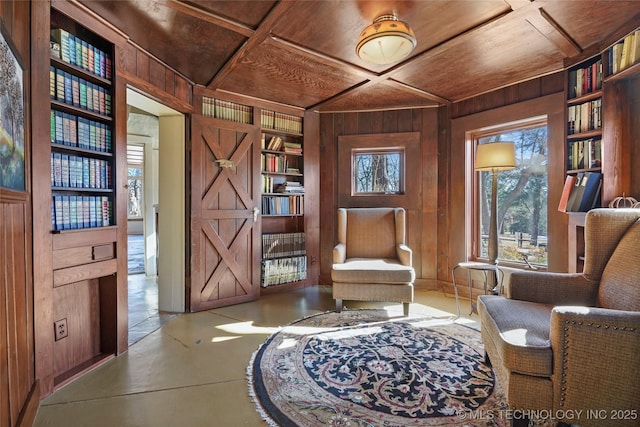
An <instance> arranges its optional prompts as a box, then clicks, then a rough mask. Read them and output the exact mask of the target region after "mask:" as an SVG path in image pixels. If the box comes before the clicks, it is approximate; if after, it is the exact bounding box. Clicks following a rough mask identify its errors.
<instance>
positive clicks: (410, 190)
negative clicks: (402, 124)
mask: <svg viewBox="0 0 640 427" xmlns="http://www.w3.org/2000/svg"><path fill="white" fill-rule="evenodd" d="M420 141H421V134H420V132H394V133H378V134H360V135H338V147H337V152H338V164H337V170H338V174H337V183H336V184H335V185H336V191H337V195H336V197H337V205H338V206H340V207H352V208H356V207H362V208H365V207H378V206H402V207H404V208H405V209H409V208H410V207H413V206H415V203H416V201H417V200H418V197H419V195H420V187H421V179H422V168H421V160H422V155H421V150H420V148H421V147H420ZM390 147H392V148H395V149H402V150H404V152H405V163H404V174H405V181H404V184H405V185H404V193H402V194H396V193H393V194H384V193H380V194H376V195H375V197H361V196H354V195H353V194H352V175H353V172H352V163H353V162H352V157H351V153H352V151H353V150H356V149H366V150H380V149H383V148H390ZM411 174H416V177H417V178H416V179H413V178H412V175H411ZM418 177H420V178H418Z"/></svg>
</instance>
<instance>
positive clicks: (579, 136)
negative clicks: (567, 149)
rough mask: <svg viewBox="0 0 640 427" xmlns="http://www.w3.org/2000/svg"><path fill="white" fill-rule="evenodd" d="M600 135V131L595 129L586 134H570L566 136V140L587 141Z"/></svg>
mask: <svg viewBox="0 0 640 427" xmlns="http://www.w3.org/2000/svg"><path fill="white" fill-rule="evenodd" d="M601 135H602V129H595V130H591V131H588V132H580V133H572V134H569V135H567V139H568V140H574V139H587V138H593V137H596V136H601Z"/></svg>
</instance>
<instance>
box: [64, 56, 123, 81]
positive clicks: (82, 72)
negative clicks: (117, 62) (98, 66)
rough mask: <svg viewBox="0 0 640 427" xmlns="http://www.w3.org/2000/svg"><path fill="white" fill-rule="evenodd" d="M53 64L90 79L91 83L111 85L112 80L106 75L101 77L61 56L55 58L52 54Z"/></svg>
mask: <svg viewBox="0 0 640 427" xmlns="http://www.w3.org/2000/svg"><path fill="white" fill-rule="evenodd" d="M51 65H52V66H54V67H56V68H59V69H61V70H63V71H66V72H68V73H71V74H74V75H76V76H81V77H82V78H83V79H85V80H88V81H90V82H91V83H95V84H98V85H100V86H111V80H109V79H107V78H104V77H100V76H98V75H96V74H93V73H90V72H88V71H86V70H85V69H83V68H80V67H78V66H77V65H73V64H70V63H68V62H65V61H63V60H62V59H60V58H55V57H53V56H52V57H51Z"/></svg>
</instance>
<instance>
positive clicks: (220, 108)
mask: <svg viewBox="0 0 640 427" xmlns="http://www.w3.org/2000/svg"><path fill="white" fill-rule="evenodd" d="M202 115H203V116H205V117H213V118H216V119H222V120H229V121H232V122H238V123H247V124H251V123H253V119H252V116H253V108H252V107H250V106H248V105H243V104H238V103H237V102H231V101H224V100H222V99H217V98H210V97H208V96H203V97H202Z"/></svg>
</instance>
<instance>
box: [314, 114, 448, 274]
mask: <svg viewBox="0 0 640 427" xmlns="http://www.w3.org/2000/svg"><path fill="white" fill-rule="evenodd" d="M438 115H439V110H438V109H437V108H423V109H407V110H394V111H376V112H358V113H331V114H321V115H320V283H321V284H330V283H331V264H332V250H333V247H334V245H335V243H336V239H337V236H336V228H335V223H336V210H337V208H338V207H356V206H362V203H363V202H362V201H358V200H357V199H356V198H353V197H350V195H349V194H340V191H341V190H340V186H339V181H340V180H341V179H342V180H345V179H346V180H349V176H350V171H348V170H341V168H339V166H338V153H339V147H338V137H339V136H342V135H367V134H385V133H402V132H417V133H419V134H420V148H419V156H420V162H419V167H418V168H416V169H415V170H406V179H407V180H413V181H416V180H417V181H418V182H419V184H418V185H417V186H415V187H414V188H415V191H413V192H412V194H407V195H406V197H404V200H405V201H406V203H407V205H406V206H402V207H404V208H405V209H406V210H407V217H408V218H407V244H408V245H409V246H410V247H411V248H412V250H413V256H414V258H413V264H414V268H415V269H416V275H417V277H418V280H416V285H418V286H433V280H434V279H436V278H437V248H438V244H437V236H438V232H437V231H438V216H439V213H438V189H437V185H436V183H437V182H438V174H439V173H440V172H439V166H438V165H439V163H440V160H439V159H438V157H439V155H438V138H439V131H438ZM343 192H344V191H343ZM413 193H415V194H413ZM339 200H344V201H345V203H340V202H339ZM380 203H381V206H382V204H385V205H386V204H388V203H389V200H381V201H380ZM369 205H370V204H369Z"/></svg>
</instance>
